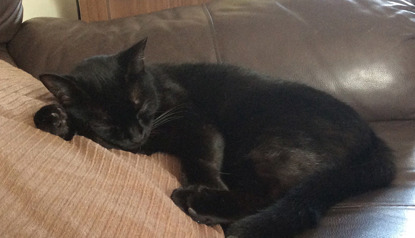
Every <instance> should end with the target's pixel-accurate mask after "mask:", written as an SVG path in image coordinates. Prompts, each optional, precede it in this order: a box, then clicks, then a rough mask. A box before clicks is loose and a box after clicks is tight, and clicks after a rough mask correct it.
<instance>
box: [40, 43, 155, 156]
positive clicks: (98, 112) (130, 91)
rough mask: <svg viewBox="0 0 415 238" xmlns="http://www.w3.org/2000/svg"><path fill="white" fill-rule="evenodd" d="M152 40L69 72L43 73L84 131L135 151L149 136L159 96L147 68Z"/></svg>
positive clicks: (111, 145)
mask: <svg viewBox="0 0 415 238" xmlns="http://www.w3.org/2000/svg"><path fill="white" fill-rule="evenodd" d="M146 41H147V39H144V40H142V41H140V42H138V43H137V44H135V45H133V46H132V47H131V48H129V49H127V50H125V51H122V52H120V53H118V54H115V55H105V56H95V57H91V58H88V59H86V60H84V61H83V62H81V63H80V64H79V65H78V66H77V67H76V68H75V69H74V70H73V71H72V72H71V73H70V74H69V75H56V74H43V75H41V76H40V80H41V81H42V83H43V84H44V85H45V87H46V88H47V89H48V90H49V91H50V92H51V93H52V94H53V95H54V96H55V97H56V99H57V100H58V102H59V103H60V104H61V105H62V106H63V107H64V108H65V110H66V112H67V113H68V115H69V117H70V120H71V121H72V123H73V126H74V127H76V128H75V129H76V130H77V131H78V133H79V134H81V135H84V136H86V137H89V138H90V139H92V140H94V141H96V142H98V143H100V144H101V145H103V146H105V147H109V148H120V149H124V150H129V151H136V150H138V149H139V148H140V146H141V145H142V144H143V143H145V141H146V140H147V139H148V137H149V135H150V133H151V128H152V125H153V120H154V116H155V114H156V112H157V110H158V107H159V99H158V95H157V90H156V85H155V82H154V79H153V77H152V76H151V74H150V73H148V72H147V71H146V69H145V67H144V48H145V45H146Z"/></svg>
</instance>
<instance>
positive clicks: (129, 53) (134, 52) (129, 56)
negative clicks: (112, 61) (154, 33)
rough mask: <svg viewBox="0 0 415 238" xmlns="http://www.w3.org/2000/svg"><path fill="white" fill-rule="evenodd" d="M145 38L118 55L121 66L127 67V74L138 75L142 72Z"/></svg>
mask: <svg viewBox="0 0 415 238" xmlns="http://www.w3.org/2000/svg"><path fill="white" fill-rule="evenodd" d="M146 44H147V37H146V38H144V39H143V40H141V41H139V42H137V43H136V44H135V45H133V46H131V47H130V48H129V49H127V50H125V51H123V52H121V53H120V54H119V56H118V57H119V58H118V59H119V62H120V64H121V65H123V66H125V67H128V73H130V74H138V73H140V72H142V71H144V49H145V48H146Z"/></svg>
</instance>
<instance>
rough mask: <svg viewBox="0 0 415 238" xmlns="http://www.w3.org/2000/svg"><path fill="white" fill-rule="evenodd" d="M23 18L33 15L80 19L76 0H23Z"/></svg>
mask: <svg viewBox="0 0 415 238" xmlns="http://www.w3.org/2000/svg"><path fill="white" fill-rule="evenodd" d="M22 3H23V9H24V10H23V20H27V19H30V18H33V17H64V18H70V19H78V13H77V7H76V0H23V1H22Z"/></svg>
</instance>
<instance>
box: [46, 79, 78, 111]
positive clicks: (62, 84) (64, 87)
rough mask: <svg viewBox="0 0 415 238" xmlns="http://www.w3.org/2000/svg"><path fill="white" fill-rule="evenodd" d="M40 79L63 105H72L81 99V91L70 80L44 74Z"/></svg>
mask: <svg viewBox="0 0 415 238" xmlns="http://www.w3.org/2000/svg"><path fill="white" fill-rule="evenodd" d="M39 79H40V81H41V82H42V83H43V85H45V87H46V88H47V89H48V90H49V92H51V93H52V94H53V95H54V96H55V98H56V99H57V100H58V102H59V103H60V104H62V105H71V104H72V103H73V102H74V100H75V99H76V98H79V97H80V94H81V90H80V89H79V88H78V87H77V86H76V85H75V83H74V82H72V81H71V80H70V79H67V78H65V77H63V76H60V75H56V74H42V75H40V76H39Z"/></svg>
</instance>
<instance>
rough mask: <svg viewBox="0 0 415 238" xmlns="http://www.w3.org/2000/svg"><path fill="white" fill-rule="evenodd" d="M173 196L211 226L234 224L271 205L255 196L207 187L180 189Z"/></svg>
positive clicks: (192, 214)
mask: <svg viewBox="0 0 415 238" xmlns="http://www.w3.org/2000/svg"><path fill="white" fill-rule="evenodd" d="M171 197H172V199H173V201H174V202H175V203H176V204H177V205H178V206H179V207H180V208H181V209H182V210H183V211H184V212H185V213H187V214H188V215H189V216H190V217H192V219H193V220H195V221H196V222H198V223H202V224H207V225H215V224H229V223H232V222H234V221H236V220H238V219H240V218H242V217H245V216H247V215H250V214H253V213H255V212H256V211H257V210H258V209H260V208H262V207H265V206H266V205H267V204H268V202H269V201H266V200H265V199H264V198H263V197H260V196H257V195H254V194H251V193H246V192H238V191H229V190H220V189H212V188H208V187H205V186H189V187H185V188H179V189H176V190H175V191H174V192H173V194H172V196H171Z"/></svg>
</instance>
